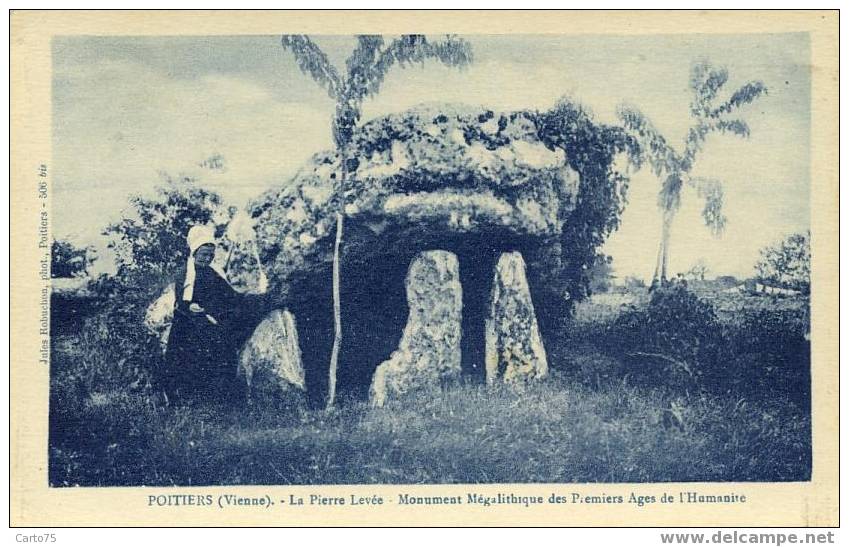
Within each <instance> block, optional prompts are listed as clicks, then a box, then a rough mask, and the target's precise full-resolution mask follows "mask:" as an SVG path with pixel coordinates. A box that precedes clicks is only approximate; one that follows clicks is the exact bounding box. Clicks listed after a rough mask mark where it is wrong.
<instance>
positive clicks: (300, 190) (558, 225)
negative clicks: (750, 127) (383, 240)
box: [248, 105, 579, 294]
mask: <svg viewBox="0 0 849 547" xmlns="http://www.w3.org/2000/svg"><path fill="white" fill-rule="evenodd" d="M348 165H349V168H350V179H349V181H348V184H347V185H346V188H345V189H344V194H345V214H346V217H347V218H348V219H350V220H349V222H354V223H357V222H358V223H361V224H363V225H367V226H369V227H370V228H371V229H372V230H373V232H374V234H375V235H376V236H377V237H382V236H385V235H386V234H387V233H389V232H392V233H394V232H395V231H398V230H404V229H405V227H408V226H410V227H412V228H413V230H412V232H413V233H423V232H427V231H433V232H435V233H439V234H441V235H449V234H469V233H477V232H481V231H487V230H490V229H493V228H498V229H500V230H503V231H504V232H505V233H509V234H514V235H517V236H529V237H533V238H550V237H556V236H557V235H558V234H560V233H561V230H562V227H563V225H564V223H565V222H566V220H567V219H568V218H569V216H570V214H571V212H572V210H573V209H574V207H575V198H576V196H577V193H578V187H579V177H578V174H577V172H576V171H575V170H574V169H572V168H571V167H570V166H569V165H568V162H567V161H566V157H565V154H564V152H563V151H562V150H560V149H554V148H549V147H547V146H546V144H544V143H543V142H542V141H541V140H540V137H539V131H538V128H537V127H536V125H535V123H534V121H533V119H532V117H531V115H530V114H528V113H525V112H505V113H497V112H493V111H491V110H487V109H484V108H473V107H465V106H451V105H439V106H438V107H428V106H422V107H417V108H413V109H410V110H408V111H404V112H401V113H397V114H390V115H388V116H384V117H381V118H377V119H375V120H372V121H369V122H367V123H365V124H363V125H362V126H361V127H359V128H358V130H357V132H356V133H355V136H354V141H353V142H352V144H351V148H350V150H349V161H348ZM340 176H341V168H340V159H339V156H338V155H337V154H336V153H333V152H322V153H319V154H316V155H315V156H314V157H313V158H312V159H311V161H310V162H308V164H307V165H305V166H304V167H303V168H302V169H301V170H300V171H299V172H298V173H297V174H296V176H295V177H294V179H293V180H292V181H290V183H289V184H287V185H285V186H284V187H282V188H279V189H275V190H272V191H269V192H267V193H266V194H264V195H263V196H261V197H259V198H258V199H256V200H254V201H253V202H252V203H251V205H250V206H249V208H248V210H249V213H250V216H251V217H252V218H253V220H254V226H255V230H256V236H257V243H258V246H259V258H260V259H261V261H262V263H263V266H264V267H265V271H266V273H267V275H268V278H269V290H270V291H271V292H272V293H275V294H276V293H278V292H283V293H285V292H286V290H287V283H288V282H289V281H290V280H291V277H292V276H293V275H294V274H296V272H298V271H303V270H309V269H311V268H314V267H316V266H318V265H320V264H322V263H326V262H329V261H330V260H331V255H332V240H333V237H332V236H333V234H334V230H335V228H334V214H333V212H334V211H335V210H336V207H337V205H336V204H335V203H334V188H335V186H336V181H338V180H339V178H340ZM346 243H347V241H346ZM370 248H371V246H370V245H365V246H364V249H365V252H368V250H369V249H370Z"/></svg>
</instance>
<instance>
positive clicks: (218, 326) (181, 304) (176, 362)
mask: <svg viewBox="0 0 849 547" xmlns="http://www.w3.org/2000/svg"><path fill="white" fill-rule="evenodd" d="M186 241H187V243H188V247H189V257H188V260H187V262H186V268H185V270H183V271H181V272H180V273H179V274H178V276H177V280H176V285H175V292H176V302H175V305H174V319H173V322H172V324H171V332H170V333H169V336H168V345H167V349H166V351H165V377H166V381H165V389H166V393H167V395H168V398H169V400H172V401H175V402H176V401H181V400H205V401H212V400H217V399H222V400H224V401H228V400H231V399H234V398H236V397H238V396H240V395H241V393H243V390H242V389H240V387H241V383H240V381H239V379H238V378H237V375H236V361H237V358H238V351H239V349H240V348H241V346H242V344H244V342H245V340H246V339H247V337H248V336H250V334H251V332H252V331H253V328H254V327H255V326H256V323H257V322H258V317H255V316H256V315H257V312H261V310H262V308H264V307H263V306H248V305H247V304H248V303H249V302H248V300H249V299H250V296H249V295H243V294H240V293H238V292H236V291H235V290H234V289H233V288H232V287H231V286H230V284H229V283H228V282H227V280H226V279H225V278H224V276H223V275H221V274H220V273H219V272H218V271H216V270H215V269H214V268H213V267H212V261H213V259H214V258H215V232H214V230H213V228H211V227H207V226H194V227H192V228H191V229H190V230H189V233H188V235H187V237H186Z"/></svg>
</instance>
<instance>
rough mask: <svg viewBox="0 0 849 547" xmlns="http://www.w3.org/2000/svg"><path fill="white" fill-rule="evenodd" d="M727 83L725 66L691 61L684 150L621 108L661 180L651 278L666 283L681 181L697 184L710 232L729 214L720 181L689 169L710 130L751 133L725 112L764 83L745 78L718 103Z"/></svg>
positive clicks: (751, 98) (762, 90) (639, 116)
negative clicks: (660, 216)
mask: <svg viewBox="0 0 849 547" xmlns="http://www.w3.org/2000/svg"><path fill="white" fill-rule="evenodd" d="M727 82H728V70H726V69H725V68H714V67H712V66H711V65H710V64H709V63H707V62H704V61H703V62H698V63H695V64H694V65H693V67H692V69H691V71H690V91H691V92H692V100H691V102H690V116H691V117H692V125H691V126H690V128H689V130H688V132H687V137H686V139H685V140H684V148H683V150H677V149H676V148H674V147H673V146H672V145H671V144H669V142H668V141H667V140H666V139H665V138H664V137H663V135H661V134H660V132H659V131H658V130H657V129H656V128H655V127H654V125H652V123H651V121H650V120H649V119H648V118H647V117H646V116H645V115H644V114H643V113H642V112H640V111H639V110H638V109H637V108H635V107H633V106H630V105H621V106H620V107H619V112H618V114H619V118H620V119H621V121H622V123H623V124H624V126H625V127H626V129H628V130H629V131H631V132H632V133H634V134H635V136H636V137H637V139H638V140H639V142H640V145H641V150H642V154H643V155H644V159H645V160H646V161H647V162H648V164H649V165H650V166H651V169H652V172H653V173H654V174H655V176H657V177H658V178H659V179H661V189H660V193H659V194H658V206H659V208H660V210H661V212H662V214H663V223H662V229H661V237H660V245H659V248H658V253H657V263H656V265H655V271H654V282H658V281H659V282H660V283H661V284H665V283H666V279H667V277H666V274H667V265H668V262H669V239H670V235H671V229H672V221H673V220H674V218H675V213H677V211H678V209H679V207H680V205H681V189H682V188H683V187H684V186H685V185H686V186H690V187H691V188H693V189H695V190H696V191H697V192H698V194H699V196H700V197H701V198H702V199H703V200H704V208H703V209H702V217H703V218H704V221H705V225H706V226H707V227H708V228H710V229H711V231H712V232H713V233H714V235H716V236H719V235H720V234H721V233H722V231H723V229H724V228H725V223H726V220H727V219H726V218H725V215H723V213H722V200H723V191H722V184H721V183H720V182H719V181H717V180H714V179H706V178H701V177H694V176H693V175H692V174H691V173H692V170H693V165H694V164H695V161H696V157H697V155H698V154H699V152H701V150H702V148H703V146H704V143H705V140H706V139H707V137H708V135H710V134H711V133H715V132H719V133H731V134H732V135H737V136H739V137H744V138H747V137H748V136H749V133H750V132H749V126H748V124H747V123H746V122H745V121H743V120H741V119H739V118H730V117H729V116H731V114H733V113H735V111H737V109H739V108H740V107H741V106H743V105H746V104H749V103H751V102H752V101H754V100H755V99H757V98H758V97H760V96H761V95H764V94H766V92H767V88H766V86H765V85H764V84H763V83H762V82H757V81H753V82H749V83H747V84H745V85H743V86H742V87H740V88H739V89H737V90H736V91H735V92H734V93H732V94H731V96H730V97H729V98H728V100H726V101H725V102H723V103H721V104H718V105H717V104H716V101H717V97H718V95H719V92H720V90H721V89H722V87H723V86H724V85H725V84H726V83H727Z"/></svg>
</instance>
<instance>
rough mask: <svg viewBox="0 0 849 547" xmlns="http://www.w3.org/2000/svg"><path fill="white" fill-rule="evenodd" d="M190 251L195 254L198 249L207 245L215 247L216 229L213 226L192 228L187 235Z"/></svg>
mask: <svg viewBox="0 0 849 547" xmlns="http://www.w3.org/2000/svg"><path fill="white" fill-rule="evenodd" d="M186 242H187V243H188V244H189V251H190V252H191V254H194V253H195V251H196V250H197V249H198V247H200V246H202V245H207V244H210V243H211V244H213V245H215V228H213V227H212V226H201V225H198V226H192V227H191V228H190V229H189V233H188V235H186Z"/></svg>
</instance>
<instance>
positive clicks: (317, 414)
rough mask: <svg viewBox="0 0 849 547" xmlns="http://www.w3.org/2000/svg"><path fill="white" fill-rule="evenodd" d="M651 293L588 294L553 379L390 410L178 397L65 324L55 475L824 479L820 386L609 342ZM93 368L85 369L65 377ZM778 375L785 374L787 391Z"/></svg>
mask: <svg viewBox="0 0 849 547" xmlns="http://www.w3.org/2000/svg"><path fill="white" fill-rule="evenodd" d="M635 302H636V304H635ZM776 302H777V301H776ZM644 303H645V299H644V298H643V299H641V298H640V297H636V298H634V297H630V296H629V297H627V298H624V299H623V298H619V297H616V296H613V295H605V297H604V298H601V297H600V298H596V299H593V300H592V301H589V302H587V303H585V304H583V305H582V307H581V308H579V309H578V310H577V313H576V318H575V320H574V321H573V322H570V323H569V324H568V325H564V332H563V334H562V335H560V336H558V338H557V343H556V344H554V345H553V347H549V348H548V350H549V357H550V361H551V368H552V374H551V375H550V376H549V378H547V379H545V380H544V381H542V382H540V383H537V384H534V385H530V386H527V387H524V388H513V387H509V386H495V387H487V386H483V385H479V384H461V385H457V386H454V387H450V388H447V389H445V390H443V391H441V392H436V393H418V394H414V395H412V396H410V397H408V398H407V399H405V400H402V401H395V402H392V403H391V404H389V405H388V406H386V407H385V408H380V409H376V408H370V407H368V406H367V405H366V404H365V403H363V402H349V403H347V404H345V405H342V406H341V407H340V408H337V409H336V410H333V411H330V412H326V411H323V410H311V409H309V408H307V407H306V405H302V404H300V403H299V402H298V401H292V402H290V403H289V404H287V405H278V406H274V407H261V406H260V407H249V408H245V407H237V408H233V407H231V406H228V405H224V404H222V405H219V406H214V405H213V406H184V407H169V406H163V405H162V404H161V403H158V401H159V399H158V398H157V397H155V396H154V395H152V394H151V392H150V391H149V390H147V389H146V387H145V386H144V385H141V384H140V383H139V382H136V385H135V386H134V387H132V388H131V387H129V385H127V386H126V387H122V386H123V384H122V382H124V383H126V382H128V381H129V379H131V378H133V374H128V373H126V371H124V374H123V375H114V373H115V371H116V370H117V368H120V367H116V365H115V358H116V357H115V356H114V355H113V356H111V357H108V358H105V359H101V360H100V361H97V359H92V357H91V355H90V354H91V353H92V352H93V351H98V349H97V348H98V336H101V337H104V336H105V337H107V338H106V342H104V343H108V344H110V345H109V347H108V348H106V347H101V348H100V349H101V350H102V351H103V352H112V353H113V354H114V353H115V352H116V351H120V350H119V349H117V348H115V347H114V340H113V341H109V339H108V337H109V336H110V335H111V334H110V333H109V332H105V331H98V332H99V334H98V333H94V334H93V333H90V332H89V333H81V334H76V335H66V336H68V338H67V339H65V340H64V342H62V341H55V345H54V359H53V365H52V366H53V375H52V377H53V379H54V381H53V390H52V397H51V438H50V481H51V484H52V485H54V486H72V485H83V486H94V485H141V484H145V485H172V484H176V485H204V484H355V483H358V484H368V483H404V484H409V483H500V482H557V483H563V482H565V483H569V482H661V481H795V480H807V479H809V477H810V469H811V452H810V442H811V430H810V423H811V421H810V412H809V409H808V406H807V404H806V399H805V396H802V397H796V398H790V397H786V396H784V395H783V394H784V393H787V392H788V386H786V385H784V386H779V385H777V384H780V383H782V382H784V383H785V384H786V383H787V382H786V381H785V380H784V379H783V377H782V376H780V375H779V376H775V377H774V378H772V379H769V381H768V382H766V383H765V382H764V381H761V382H759V383H757V384H754V383H743V384H740V385H737V387H734V386H732V387H729V388H728V389H724V388H723V389H714V390H706V389H698V388H697V387H696V385H695V384H694V385H692V386H690V385H687V384H683V385H682V384H680V383H670V384H668V385H667V384H664V383H663V382H658V381H656V380H655V379H656V376H644V375H643V376H641V375H640V374H639V373H638V372H636V371H634V369H633V364H627V363H624V362H621V361H620V360H618V358H617V356H616V353H615V352H610V351H608V348H607V347H606V346H605V343H604V336H602V335H603V334H604V332H606V331H605V330H604V329H605V328H607V326H608V325H609V324H610V323H611V321H615V320H616V318H617V317H618V316H619V315H620V314H621V313H622V310H621V309H620V308H622V309H630V308H631V307H634V306H635V305H636V306H637V307H639V306H642V305H644ZM755 305H757V306H765V307H767V308H770V309H772V308H775V307H779V308H780V307H781V306H785V307H786V306H788V303H787V302H781V303H777V304H769V302H766V301H762V300H758V301H755V303H754V304H751V305H750V307H751V306H755ZM789 307H790V308H792V309H794V310H796V311H798V308H799V306H795V307H794V306H789ZM782 324H783V323H782ZM724 325H726V327H727V328H731V327H728V325H729V323H727V322H726V323H724ZM747 328H751V327H750V326H749V327H747ZM782 328H783V327H782ZM107 330H108V329H107ZM779 334H780V333H779ZM747 339H748V338H747ZM80 340H83V341H84V342H85V343H84V344H81V343H80ZM759 343H760V342H759ZM763 343H766V342H763ZM110 355H111V354H110ZM742 358H743V359H751V358H752V357H751V355H749V356H744V357H742ZM762 358H763V359H769V358H770V357H769V355H768V354H767V353H764V354H763V356H762ZM82 361H86V362H87V363H88V364H81V362H82ZM121 366H123V367H124V368H126V367H127V366H128V364H127V362H124V363H122V365H121ZM728 366H731V364H729V365H728ZM735 366H736V365H735ZM794 366H795V367H800V368H801V367H807V366H809V365H808V363H805V362H797V363H795V364H794ZM80 367H82V372H81V373H80V374H79V375H76V376H74V375H68V374H65V375H63V371H65V369H68V370H74V371H76V370H78V369H80ZM86 371H88V372H87V373H88V376H85V374H84V373H85V372H86ZM65 372H67V371H65ZM113 375H114V378H113V377H112V376H113ZM107 376H109V377H110V378H112V381H107V380H109V378H107ZM794 377H795V376H794ZM803 377H804V375H803ZM69 378H74V380H73V382H71V380H69ZM116 378H117V379H116ZM769 382H774V383H776V386H774V387H775V389H774V390H772V387H773V386H772V385H771V384H770V383H769ZM71 384H73V386H74V387H73V389H70V387H69V385H71ZM790 387H791V388H792V386H790Z"/></svg>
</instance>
